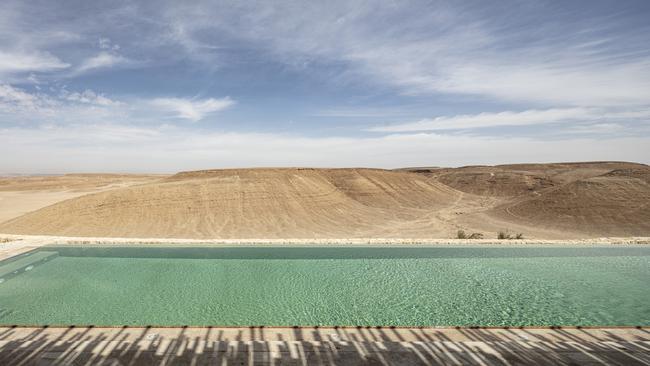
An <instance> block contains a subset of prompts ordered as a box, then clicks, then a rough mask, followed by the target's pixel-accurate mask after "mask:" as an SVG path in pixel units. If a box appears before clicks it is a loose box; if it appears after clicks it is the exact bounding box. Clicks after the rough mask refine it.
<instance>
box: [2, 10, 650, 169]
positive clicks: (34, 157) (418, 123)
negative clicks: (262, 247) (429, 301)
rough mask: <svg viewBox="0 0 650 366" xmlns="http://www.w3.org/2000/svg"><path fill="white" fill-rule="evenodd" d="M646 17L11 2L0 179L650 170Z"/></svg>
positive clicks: (5, 27)
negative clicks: (237, 171)
mask: <svg viewBox="0 0 650 366" xmlns="http://www.w3.org/2000/svg"><path fill="white" fill-rule="evenodd" d="M648 19H650V2H648V1H645V0H642V1H589V2H584V1H539V0H536V1H501V2H485V1H475V2H472V1H467V2H462V3H461V2H457V1H448V2H447V1H395V2H391V1H323V2H304V1H274V2H268V1H260V2H254V1H245V2H241V1H232V2H230V1H192V2H181V1H131V2H128V1H93V2H88V1H65V0H64V1H57V2H52V1H14V0H5V1H3V2H1V3H0V173H5V174H6V173H63V172H92V171H115V172H174V171H178V170H190V169H205V168H227V167H242V166H244V167H251V166H321V167H324V166H329V167H339V166H371V167H383V168H394V167H404V166H459V165H469V164H498V163H514V162H549V161H576V160H631V161H638V162H644V163H650V148H649V147H648V146H650V22H648Z"/></svg>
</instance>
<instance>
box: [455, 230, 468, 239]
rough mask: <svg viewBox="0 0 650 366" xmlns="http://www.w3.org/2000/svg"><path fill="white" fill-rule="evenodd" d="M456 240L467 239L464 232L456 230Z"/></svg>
mask: <svg viewBox="0 0 650 366" xmlns="http://www.w3.org/2000/svg"><path fill="white" fill-rule="evenodd" d="M456 239H467V235H466V234H465V230H458V232H457V233H456Z"/></svg>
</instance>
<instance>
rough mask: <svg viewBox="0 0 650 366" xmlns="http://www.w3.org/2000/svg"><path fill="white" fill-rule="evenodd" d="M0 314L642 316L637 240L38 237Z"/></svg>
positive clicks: (203, 319) (229, 318)
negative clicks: (480, 242)
mask: <svg viewBox="0 0 650 366" xmlns="http://www.w3.org/2000/svg"><path fill="white" fill-rule="evenodd" d="M0 324H4V325H10V324H11V325H13V324H16V325H97V326H100V325H141V326H143V325H222V326H224V325H266V326H272V325H286V326H292V325H341V326H342V325H363V326H375V325H381V326H390V325H397V326H456V325H462V326H468V325H480V326H503V325H508V326H520V325H650V247H623V246H619V247H580V248H578V247H448V246H447V247H431V246H426V247H282V248H280V247H200V248H196V247H192V248H188V247H152V246H147V247H134V246H133V247H56V246H48V247H43V248H41V249H39V250H37V251H33V252H30V253H27V254H25V255H21V256H19V257H16V258H12V259H9V260H5V261H2V262H0Z"/></svg>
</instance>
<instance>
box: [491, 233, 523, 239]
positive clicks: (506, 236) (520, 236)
mask: <svg viewBox="0 0 650 366" xmlns="http://www.w3.org/2000/svg"><path fill="white" fill-rule="evenodd" d="M523 238H524V234H522V233H518V234H516V235H514V236H513V235H512V234H510V233H509V232H507V231H499V232H498V233H497V239H499V240H510V239H523Z"/></svg>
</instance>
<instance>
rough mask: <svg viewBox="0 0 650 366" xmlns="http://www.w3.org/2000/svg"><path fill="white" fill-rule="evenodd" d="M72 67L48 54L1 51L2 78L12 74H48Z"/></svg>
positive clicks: (0, 66)
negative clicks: (47, 72) (48, 72)
mask: <svg viewBox="0 0 650 366" xmlns="http://www.w3.org/2000/svg"><path fill="white" fill-rule="evenodd" d="M68 67H70V65H69V64H68V63H65V62H63V61H61V60H60V59H59V58H57V57H56V56H54V55H52V54H50V53H48V52H39V51H31V52H20V51H14V52H11V51H3V50H0V76H2V75H3V74H4V75H7V74H11V73H28V72H46V71H53V70H61V69H66V68H68Z"/></svg>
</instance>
